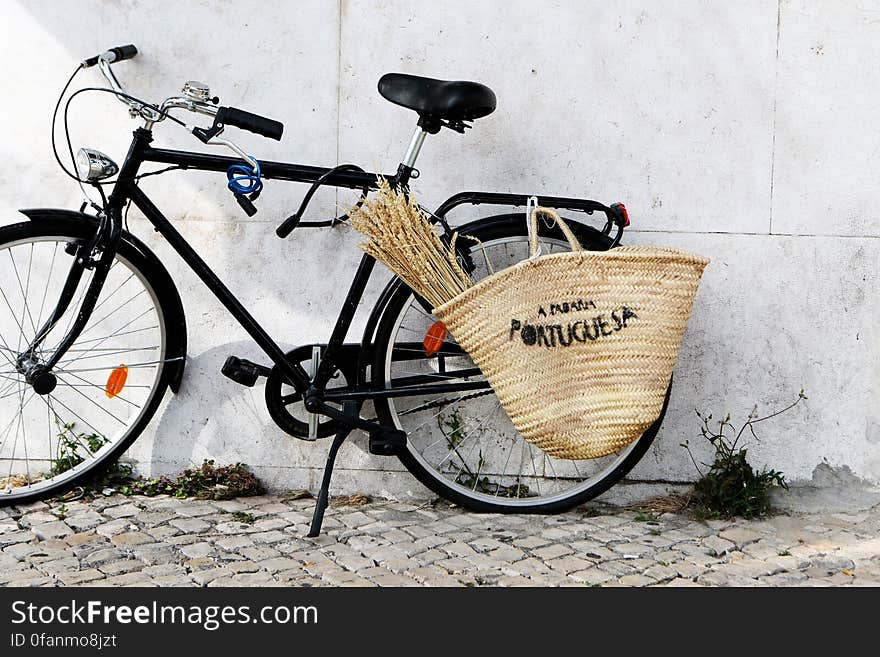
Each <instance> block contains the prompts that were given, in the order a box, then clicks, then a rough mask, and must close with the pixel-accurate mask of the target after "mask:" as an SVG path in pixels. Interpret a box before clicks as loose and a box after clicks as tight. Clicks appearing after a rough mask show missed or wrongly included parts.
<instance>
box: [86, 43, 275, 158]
mask: <svg viewBox="0 0 880 657" xmlns="http://www.w3.org/2000/svg"><path fill="white" fill-rule="evenodd" d="M137 54H138V49H137V48H136V47H135V46H134V45H132V44H128V45H125V46H116V47H114V48H110V49H109V50H107V51H105V52H103V53H101V54H100V55H96V56H94V57H90V58H89V59H86V60H85V61H83V63H82V66H83V67H84V68H88V67H91V66H94V65H96V64H97V65H98V66H99V68H100V69H101V73H102V74H103V75H104V78H105V79H106V80H107V82H109V83H110V86H111V87H112V88H113V90H114V91H116V92H118V93H120V94H125V90H124V89H123V87H122V85H121V84H120V83H119V80H117V79H116V75H115V74H114V73H113V70H112V69H111V68H110V65H111V64H113V63H114V62H121V61H124V60H126V59H131V58H132V57H134V56H135V55H137ZM117 97H118V98H119V100H120V101H122V102H123V103H125V104H126V105H128V107H129V110H130V111H131V113H132V116H136V115H140V116H142V117H143V118H144V119H146V120H147V121H148V122H149V123H156V122H157V121H161V120H162V119H164V118H165V111H166V110H168V109H171V108H173V107H178V108H181V109H185V110H188V111H190V112H195V113H197V114H207V115H209V116H213V117H215V118H214V130H213V135H211V136H214V135H216V134H217V133H218V132H220V131H221V130H222V129H223V127H224V125H231V126H235V127H236V128H241V129H242V130H248V131H249V132H253V133H256V134H258V135H261V136H263V137H268V138H269V139H275V140H276V141H280V140H281V135H282V134H283V132H284V124H282V123H281V122H280V121H274V120H273V119H269V118H266V117H263V116H260V115H258V114H252V113H251V112H246V111H244V110H240V109H237V108H235V107H216V106H214V105H212V104H211V103H208V102H203V101H201V100H200V99H195V98H192V97H188V98H187V97H178V96H174V97H171V98H166V99H165V100H164V101H163V102H162V103H161V106H160V107H159V111H158V112H157V111H156V110H155V109H154V108H151V107H148V106H146V105H144V104H143V103H140V102H137V101H135V100H132V99H129V98H125V97H124V96H117ZM213 102H214V103H216V102H217V100H216V99H214V100H213ZM199 132H207V131H205V130H202V129H197V130H195V131H194V134H196V136H198V137H199V138H200V139H202V141H205V142H206V143H207V141H206V139H205V138H204V136H200V135H199ZM205 136H207V135H205Z"/></svg>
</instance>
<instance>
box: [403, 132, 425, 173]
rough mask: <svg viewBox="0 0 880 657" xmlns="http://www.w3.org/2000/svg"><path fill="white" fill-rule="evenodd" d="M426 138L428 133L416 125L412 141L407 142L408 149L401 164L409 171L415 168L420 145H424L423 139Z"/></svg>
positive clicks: (420, 148)
mask: <svg viewBox="0 0 880 657" xmlns="http://www.w3.org/2000/svg"><path fill="white" fill-rule="evenodd" d="M427 136H428V131H427V130H425V129H424V128H423V127H422V126H420V125H417V126H416V129H415V132H413V136H412V139H410V140H409V148H407V149H406V155H404V156H403V162H402V163H401V164H403V166H405V167H408V168H410V169H414V168H415V166H416V159H417V158H418V157H419V151H421V150H422V144H424V143H425V137H427Z"/></svg>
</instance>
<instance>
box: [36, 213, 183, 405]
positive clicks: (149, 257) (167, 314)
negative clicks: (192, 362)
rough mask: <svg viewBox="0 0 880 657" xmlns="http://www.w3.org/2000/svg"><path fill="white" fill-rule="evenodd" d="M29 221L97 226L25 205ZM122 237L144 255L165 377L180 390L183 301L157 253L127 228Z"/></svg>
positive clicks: (89, 219)
mask: <svg viewBox="0 0 880 657" xmlns="http://www.w3.org/2000/svg"><path fill="white" fill-rule="evenodd" d="M19 212H21V213H22V214H23V215H24V216H26V217H27V218H28V219H29V220H31V221H35V222H39V221H69V222H71V223H76V224H78V225H82V224H83V222H86V223H90V224H94V226H95V228H97V227H98V221H99V220H98V218H97V217H95V216H94V215H89V214H85V213H84V212H76V211H74V210H63V209H59V208H28V209H24V210H19ZM122 239H123V240H124V241H125V242H126V243H127V244H128V245H129V246H130V247H131V248H133V249H134V250H135V251H137V252H138V254H139V255H140V256H141V257H142V258H143V261H144V265H145V266H146V268H147V269H148V271H145V272H144V273H145V274H146V275H148V276H149V279H150V284H151V285H152V286H153V288H154V289H155V290H156V294H157V295H158V297H159V304H160V305H161V307H162V315H163V316H164V318H165V327H166V329H167V331H168V334H167V335H166V340H167V345H168V346H167V354H166V355H167V357H168V358H169V359H171V358H173V359H177V360H172V361H171V362H170V363H168V366H167V367H166V368H165V373H164V377H165V380H166V381H167V382H168V385H169V387H170V388H171V390H172V391H173V392H175V393H176V392H177V391H178V390H180V383H181V380H182V379H183V371H184V369H185V367H186V315H185V314H184V310H183V303H182V302H181V300H180V294H179V293H178V291H177V286H175V285H174V280H173V279H172V278H171V275H170V274H169V273H168V270H167V269H165V265H163V264H162V262H161V261H160V260H159V258H157V257H156V255H155V254H154V253H153V252H152V251H151V250H150V249H149V248H148V247H147V245H146V244H144V243H143V242H142V241H141V240H139V239H138V238H137V237H135V236H134V235H132V234H131V233H129V232H128V231H123V232H122Z"/></svg>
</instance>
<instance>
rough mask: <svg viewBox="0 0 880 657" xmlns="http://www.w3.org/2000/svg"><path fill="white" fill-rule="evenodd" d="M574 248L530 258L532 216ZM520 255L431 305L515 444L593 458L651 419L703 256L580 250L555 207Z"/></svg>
mask: <svg viewBox="0 0 880 657" xmlns="http://www.w3.org/2000/svg"><path fill="white" fill-rule="evenodd" d="M539 214H544V215H548V216H550V217H552V218H553V219H554V220H555V221H557V222H558V223H559V226H560V228H561V229H562V230H563V232H564V233H565V235H566V237H567V239H568V241H569V244H570V245H571V249H572V251H571V252H570V253H555V254H551V255H545V256H539V257H535V255H536V253H537V247H538V240H537V233H538V231H537V217H538V215H539ZM529 220H530V222H531V226H530V228H531V232H530V235H531V239H530V245H529V253H530V257H529V259H528V260H524V261H522V262H519V263H517V264H516V265H514V266H512V267H509V268H507V269H505V270H503V271H500V272H497V273H495V274H493V275H491V276H489V277H488V278H485V279H483V280H482V281H480V282H479V283H477V284H476V285H474V286H473V287H470V288H469V289H467V290H466V291H464V292H463V293H461V294H459V295H458V296H456V297H454V298H453V299H451V300H450V301H448V302H446V303H443V304H442V305H440V306H438V307H437V308H435V309H434V313H435V315H436V316H437V317H438V318H439V319H440V320H441V321H442V322H443V323H444V324H445V325H446V327H447V328H448V329H449V331H451V333H452V334H453V335H454V336H455V338H456V340H457V341H458V343H459V345H461V347H462V348H463V349H464V350H465V351H467V352H468V354H470V356H471V358H472V359H473V361H474V363H475V364H476V365H478V366H479V367H480V369H481V370H482V371H483V373H484V374H485V375H486V378H487V379H488V381H489V383H490V384H491V386H492V388H494V390H495V393H496V394H497V396H498V399H499V401H500V402H501V405H502V406H503V407H504V409H505V410H506V411H507V413H508V415H509V416H510V419H511V421H512V422H513V425H514V427H516V429H517V431H519V432H520V433H521V434H522V435H523V437H524V438H525V439H526V440H528V441H529V442H531V443H532V444H534V445H535V446H537V447H539V448H540V449H542V450H544V451H545V452H547V453H548V454H550V455H551V456H554V457H557V458H564V459H588V458H596V457H599V456H603V455H605V454H609V453H611V452H614V451H616V450H618V449H620V448H622V447H624V446H625V445H627V444H629V443H630V442H632V441H633V440H635V439H636V438H638V437H639V436H640V435H642V433H643V432H644V431H645V429H647V427H649V426H650V425H651V424H652V423H653V422H654V421H655V420H656V419H657V417H658V416H659V414H660V410H661V408H662V405H663V399H664V397H665V394H666V389H667V386H668V384H669V381H670V377H671V375H672V369H673V366H674V365H675V358H676V354H677V353H678V348H679V344H680V343H681V338H682V335H683V333H684V330H685V325H686V324H687V320H688V315H689V314H690V310H691V305H692V304H693V300H694V295H695V294H696V291H697V286H698V285H699V282H700V276H701V275H702V272H703V269H704V267H705V266H706V265H707V264H708V262H709V261H708V260H707V259H706V258H703V257H700V256H697V255H693V254H690V253H685V252H683V251H678V250H675V249H670V248H663V247H647V246H645V247H640V246H624V247H619V248H616V249H613V250H611V251H605V252H591V251H584V250H582V249H581V246H580V244H578V241H577V239H576V238H575V236H574V234H573V233H572V232H571V230H570V229H569V228H568V226H566V225H565V223H564V222H563V221H562V219H561V218H560V217H559V216H558V215H557V214H556V213H555V212H553V211H552V210H548V209H546V208H536V209H535V211H534V212H533V213H532V214H531V216H530V218H529Z"/></svg>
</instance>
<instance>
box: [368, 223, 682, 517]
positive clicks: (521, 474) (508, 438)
mask: <svg viewBox="0 0 880 657" xmlns="http://www.w3.org/2000/svg"><path fill="white" fill-rule="evenodd" d="M570 225H571V226H572V228H573V229H574V230H575V232H576V234H577V236H578V239H579V240H580V241H581V244H582V245H583V247H584V248H586V249H591V250H605V249H606V248H607V239H606V238H604V237H603V236H602V235H600V234H598V233H597V232H595V231H593V230H591V229H589V228H586V227H583V226H582V225H580V224H576V223H574V222H571V224H570ZM472 226H474V228H473V229H471V230H470V231H469V230H468V227H467V226H465V227H463V228H462V229H461V232H462V234H470V235H471V236H472V237H475V238H477V240H479V241H472V240H464V242H465V243H467V244H468V245H469V246H468V248H469V249H470V256H471V258H472V259H473V261H474V264H475V265H476V267H477V269H476V271H475V272H474V273H473V274H472V277H473V278H474V280H479V279H481V278H484V277H485V276H487V275H489V273H490V267H491V268H492V269H494V270H495V271H498V270H500V269H502V268H504V267H508V266H510V265H512V264H514V263H516V262H519V261H520V260H523V259H525V258H526V257H527V255H528V236H527V234H526V225H525V221H522V220H521V218H520V217H519V216H517V218H516V219H511V220H510V221H489V222H485V223H477V224H472ZM539 235H540V242H541V247H542V253H544V254H548V253H557V252H561V251H566V250H568V249H569V247H568V244H567V242H566V241H565V240H564V238H563V236H562V235H561V233H560V231H559V229H558V228H553V229H549V228H548V227H547V226H545V225H544V224H543V223H542V224H541V231H540V233H539ZM459 244H462V240H460V241H459ZM435 322H437V319H436V317H434V316H433V315H432V314H431V313H430V311H429V310H428V309H426V308H425V307H424V305H423V303H420V301H419V299H417V298H416V297H415V295H414V294H413V292H412V291H411V290H410V289H409V288H408V287H406V286H405V285H402V284H401V285H399V287H398V289H397V291H396V292H395V293H394V295H393V296H392V297H391V299H390V300H389V302H388V305H387V307H386V310H385V312H384V313H383V316H382V320H381V322H380V324H379V327H378V329H377V333H376V352H375V359H374V362H373V370H372V371H373V379H374V381H375V382H376V384H377V385H378V387H380V388H385V389H393V388H395V387H404V386H407V385H409V386H411V385H412V384H413V382H414V381H418V382H420V383H419V385H424V386H425V388H426V390H425V393H424V394H421V395H415V396H408V397H398V398H382V399H376V400H375V406H376V412H377V415H378V417H379V420H380V421H381V422H382V423H383V424H386V425H392V426H395V427H396V428H398V429H401V430H403V431H405V432H406V434H407V446H406V449H405V450H404V451H403V452H402V453H401V454H400V455H399V458H400V460H401V461H402V462H403V464H404V466H406V468H407V469H408V470H409V471H410V472H411V473H412V474H413V475H414V476H415V477H416V478H417V479H418V480H419V481H421V482H422V483H423V484H425V485H426V486H427V487H428V488H430V489H431V490H433V491H434V492H435V493H437V494H438V495H440V496H442V497H444V498H446V499H448V500H449V501H451V502H454V503H456V504H459V505H461V506H463V507H465V508H468V509H471V510H474V511H480V512H494V513H556V512H560V511H565V510H567V509H570V508H572V507H574V506H577V505H578V504H581V503H583V502H585V501H587V500H590V499H592V498H594V497H596V496H597V495H600V494H601V493H603V492H605V491H606V490H608V489H609V488H610V487H611V486H613V485H614V484H615V483H617V482H618V481H619V480H620V479H622V478H623V477H624V475H626V474H627V473H628V472H629V471H630V470H631V469H632V468H633V466H635V464H636V463H638V461H639V460H640V459H641V458H642V456H644V454H645V452H646V451H647V449H648V447H649V446H650V445H651V442H652V441H653V440H654V437H655V436H656V434H657V431H658V429H659V427H660V423H661V421H662V419H663V416H664V414H665V412H666V403H664V405H663V409H662V411H661V413H660V416H659V417H658V419H657V421H656V422H655V423H654V424H653V425H652V426H651V427H649V428H648V429H647V430H646V431H645V433H644V434H643V435H642V436H641V437H640V438H638V439H637V440H635V441H634V442H632V443H630V444H629V445H628V446H626V447H624V448H622V449H621V450H619V451H617V452H615V453H612V454H610V455H608V456H605V457H602V458H597V459H589V460H580V461H572V460H564V459H556V458H553V457H551V456H549V455H547V454H546V453H545V452H543V451H541V450H540V449H538V448H537V447H535V446H534V445H532V444H531V443H529V442H527V441H526V440H525V439H524V438H523V437H522V436H521V435H520V434H519V433H518V432H517V431H516V429H514V427H513V425H512V424H511V422H510V419H509V418H508V417H507V414H506V413H505V411H504V409H503V408H501V404H500V402H499V401H498V399H497V397H496V396H495V394H494V392H493V391H492V390H491V388H490V389H478V390H474V389H463V390H460V391H456V392H440V393H432V392H431V391H430V390H429V389H428V388H429V386H430V385H432V384H435V383H443V384H449V383H452V384H454V383H463V384H466V383H467V382H472V381H481V380H485V379H484V377H483V375H482V373H481V372H480V371H479V368H477V367H476V365H474V363H473V361H471V359H470V358H469V357H468V356H467V354H466V353H464V352H463V351H462V350H461V349H460V348H459V347H458V345H457V344H456V343H455V340H454V337H453V336H451V335H446V336H445V338H444V340H443V343H442V345H441V346H439V347H438V346H437V345H436V344H434V345H433V346H432V347H431V351H434V353H433V354H432V355H431V356H428V355H427V353H426V351H425V344H426V342H425V340H426V336H427V335H428V333H429V330H430V329H431V327H432V326H434V325H435ZM434 334H435V336H436V335H437V334H438V333H437V331H436V330H435V331H434ZM441 334H442V332H441ZM422 382H423V383H422ZM463 387H466V386H463ZM668 398H669V393H668V391H667V401H668ZM536 403H540V400H536Z"/></svg>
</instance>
